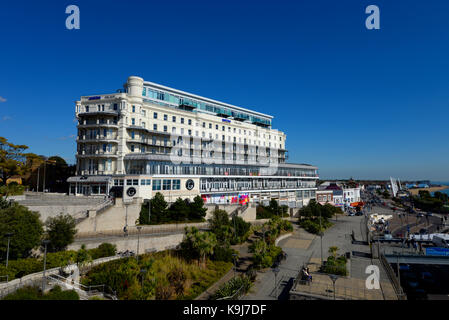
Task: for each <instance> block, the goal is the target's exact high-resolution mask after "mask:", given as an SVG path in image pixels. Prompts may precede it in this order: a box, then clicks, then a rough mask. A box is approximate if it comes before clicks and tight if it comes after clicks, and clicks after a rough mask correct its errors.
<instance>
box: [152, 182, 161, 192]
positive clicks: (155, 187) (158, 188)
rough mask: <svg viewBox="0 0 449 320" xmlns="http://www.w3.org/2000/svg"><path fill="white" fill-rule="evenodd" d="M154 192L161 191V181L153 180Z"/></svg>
mask: <svg viewBox="0 0 449 320" xmlns="http://www.w3.org/2000/svg"><path fill="white" fill-rule="evenodd" d="M153 190H161V180H153Z"/></svg>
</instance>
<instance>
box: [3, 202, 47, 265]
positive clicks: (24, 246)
mask: <svg viewBox="0 0 449 320" xmlns="http://www.w3.org/2000/svg"><path fill="white" fill-rule="evenodd" d="M39 217H40V215H39V213H37V212H34V211H30V210H28V208H26V207H24V206H21V205H19V204H16V203H14V204H12V205H11V206H9V207H7V208H4V209H0V259H5V258H6V250H7V239H6V236H5V234H6V233H9V232H12V233H14V235H13V236H12V237H11V241H10V245H9V259H11V260H12V259H18V258H26V257H28V256H29V255H30V252H31V249H33V248H36V247H38V246H39V244H40V242H41V237H42V234H43V232H44V230H43V226H42V222H41V221H40V219H39Z"/></svg>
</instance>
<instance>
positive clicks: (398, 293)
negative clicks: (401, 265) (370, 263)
mask: <svg viewBox="0 0 449 320" xmlns="http://www.w3.org/2000/svg"><path fill="white" fill-rule="evenodd" d="M379 260H380V262H381V263H382V266H383V267H384V269H385V271H386V273H387V275H388V278H389V279H390V281H391V283H392V284H393V289H394V292H395V293H396V296H397V297H398V299H399V300H406V295H405V293H404V291H403V290H402V287H401V284H400V283H399V280H398V278H397V277H396V274H395V273H394V271H393V268H392V267H391V265H390V264H389V263H388V261H387V259H386V258H385V255H384V254H383V253H382V252H380V253H379ZM398 272H399V271H398Z"/></svg>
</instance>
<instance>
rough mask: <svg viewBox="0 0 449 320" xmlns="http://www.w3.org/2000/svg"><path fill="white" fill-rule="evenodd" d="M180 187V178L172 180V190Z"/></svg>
mask: <svg viewBox="0 0 449 320" xmlns="http://www.w3.org/2000/svg"><path fill="white" fill-rule="evenodd" d="M180 189H181V180H173V190H180Z"/></svg>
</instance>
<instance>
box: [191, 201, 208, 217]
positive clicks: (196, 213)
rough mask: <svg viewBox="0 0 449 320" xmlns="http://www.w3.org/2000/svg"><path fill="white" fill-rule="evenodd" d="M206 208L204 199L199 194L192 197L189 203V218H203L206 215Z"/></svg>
mask: <svg viewBox="0 0 449 320" xmlns="http://www.w3.org/2000/svg"><path fill="white" fill-rule="evenodd" d="M206 211H207V208H205V207H204V200H203V198H201V197H200V196H196V197H195V198H193V202H192V203H190V214H189V218H190V220H203V219H204V217H205V216H206Z"/></svg>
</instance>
